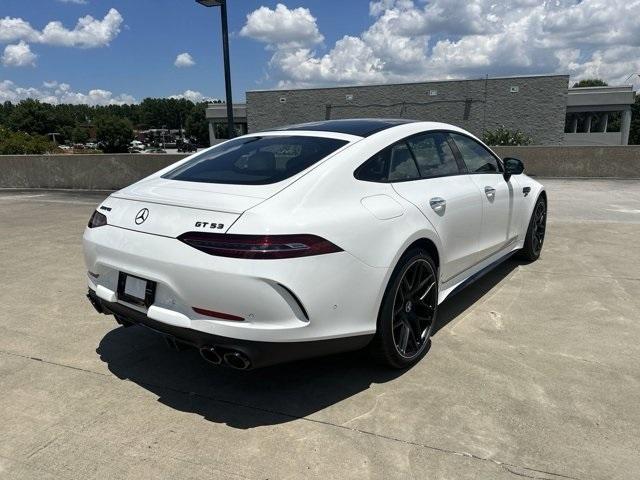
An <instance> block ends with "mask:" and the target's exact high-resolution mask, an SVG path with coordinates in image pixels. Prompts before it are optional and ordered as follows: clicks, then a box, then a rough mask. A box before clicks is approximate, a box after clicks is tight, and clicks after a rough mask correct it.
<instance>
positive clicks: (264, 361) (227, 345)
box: [87, 289, 373, 368]
mask: <svg viewBox="0 0 640 480" xmlns="http://www.w3.org/2000/svg"><path fill="white" fill-rule="evenodd" d="M87 297H88V298H89V301H90V302H91V304H92V305H93V306H94V308H95V309H96V310H97V311H98V312H99V313H104V314H106V315H114V316H117V317H118V321H119V322H121V321H123V320H124V321H125V322H128V323H131V324H139V325H144V326H146V327H149V328H151V329H152V330H155V331H156V332H158V333H161V334H163V335H166V336H168V337H170V338H171V339H174V340H179V341H180V342H182V343H185V344H188V345H190V346H193V347H195V348H198V349H202V348H210V347H214V348H215V349H216V350H217V351H218V352H219V353H220V354H221V355H223V354H224V353H225V352H241V353H243V354H244V355H245V356H246V357H247V358H248V359H249V362H250V366H249V368H260V367H266V366H269V365H274V364H278V363H285V362H290V361H294V360H301V359H304V358H311V357H318V356H322V355H330V354H333V353H339V352H347V351H352V350H358V349H361V348H364V347H365V346H366V345H367V344H368V343H369V342H370V341H371V339H372V337H373V335H372V334H367V335H357V336H351V337H342V338H334V339H329V340H316V341H309V342H260V341H252V340H242V339H237V338H229V337H224V336H220V335H213V334H210V333H206V332H202V331H199V330H193V329H191V328H183V327H176V326H173V325H168V324H166V323H162V322H159V321H157V320H153V319H151V318H149V317H148V316H147V315H146V314H145V313H144V312H141V311H138V310H135V309H133V308H130V307H127V306H125V305H122V304H121V303H118V302H107V301H106V300H103V299H101V298H100V297H98V296H97V295H96V293H95V291H93V290H91V289H89V293H88V294H87Z"/></svg>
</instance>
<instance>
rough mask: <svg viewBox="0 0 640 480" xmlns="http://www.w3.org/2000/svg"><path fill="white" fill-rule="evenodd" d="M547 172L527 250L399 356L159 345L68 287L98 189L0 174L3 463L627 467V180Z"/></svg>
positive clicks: (542, 469) (636, 261)
mask: <svg viewBox="0 0 640 480" xmlns="http://www.w3.org/2000/svg"><path fill="white" fill-rule="evenodd" d="M544 183H545V184H546V186H547V189H548V193H549V224H548V228H547V239H546V242H545V248H544V250H543V253H542V258H541V259H540V260H539V261H538V262H535V263H531V264H522V263H519V262H517V261H515V260H510V261H508V262H506V263H504V264H503V265H502V266H500V267H499V268H497V269H496V270H494V271H493V272H491V273H490V274H488V275H487V276H485V277H483V278H482V279H481V280H479V281H478V282H477V283H475V284H473V285H472V286H471V287H469V288H468V289H467V290H465V291H463V292H462V293H460V294H458V295H456V296H454V297H452V298H450V299H449V300H447V301H446V302H445V303H444V304H443V305H442V307H441V311H440V321H439V325H438V329H437V331H436V333H435V334H434V337H433V342H432V346H431V349H430V351H429V352H428V354H427V356H426V357H425V358H424V359H423V360H422V361H421V362H420V363H419V364H418V365H417V366H415V367H414V368H412V369H410V370H408V371H404V372H396V371H389V370H385V369H381V368H379V367H376V366H373V365H370V364H369V363H368V361H367V358H366V357H364V356H362V355H360V354H346V355H339V356H334V357H329V358H323V359H316V360H310V361H306V362H298V363H295V364H290V365H283V366H277V367H272V368H269V369H264V370H257V371H251V372H236V371H232V370H228V369H224V368H215V367H212V366H209V365H208V364H206V363H204V362H203V361H201V359H200V358H199V356H198V354H197V352H194V351H187V352H175V351H171V350H169V349H167V348H166V347H165V345H164V342H163V340H162V338H161V337H160V336H158V335H156V334H154V333H153V332H150V331H148V330H146V329H144V328H142V327H132V328H128V329H124V328H120V327H118V326H117V324H116V323H115V321H113V318H112V317H107V316H104V315H99V314H97V313H96V312H95V311H94V310H93V309H92V307H91V305H90V304H89V302H88V301H87V299H86V298H85V297H84V294H85V293H86V285H85V269H84V264H83V259H82V251H81V236H82V231H83V229H84V227H85V225H86V222H87V219H88V218H89V215H90V213H91V212H92V210H93V209H94V207H95V205H96V204H97V203H98V202H99V201H100V200H101V199H102V198H104V197H105V196H106V195H107V192H102V193H100V192H97V193H95V192H94V193H82V192H44V191H10V190H0V232H1V233H2V235H1V236H0V285H1V287H2V288H0V393H1V394H0V478H7V479H32V478H38V479H48V478H51V479H66V478H69V479H108V478H113V479H116V478H117V479H120V478H135V479H151V478H181V479H203V478H216V479H217V478H232V479H235V478H250V479H280V478H291V479H299V478H325V479H326V478H341V479H342V478H374V479H389V478H415V479H456V480H459V479H492V480H493V479H515V478H523V477H524V478H537V479H553V480H559V479H567V478H569V479H631V478H640V454H639V452H640V401H638V400H639V399H640V362H639V359H640V182H633V181H604V180H603V181H597V180H593V181H584V180H547V181H544Z"/></svg>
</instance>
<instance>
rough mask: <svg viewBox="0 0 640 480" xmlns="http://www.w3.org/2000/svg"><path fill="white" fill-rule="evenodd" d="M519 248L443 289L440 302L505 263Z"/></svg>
mask: <svg viewBox="0 0 640 480" xmlns="http://www.w3.org/2000/svg"><path fill="white" fill-rule="evenodd" d="M518 250H519V249H517V248H516V249H513V250H511V251H509V252H507V253H504V254H502V256H499V257H498V258H497V259H495V260H493V261H492V262H491V263H489V264H488V265H486V266H484V267H482V268H481V269H480V270H478V271H477V272H475V273H473V274H471V275H470V276H468V277H467V278H465V279H464V280H462V281H461V282H460V283H458V284H454V285H453V286H452V287H449V288H447V289H443V290H442V291H443V292H444V293H443V296H442V298H439V299H438V303H439V304H440V303H442V302H443V301H444V300H445V299H446V298H448V297H450V296H452V295H455V294H456V293H458V292H460V291H461V290H463V289H464V288H465V287H468V286H469V285H470V284H472V283H473V282H475V281H476V280H478V279H480V278H482V277H483V276H485V275H486V274H487V273H489V272H490V271H491V270H493V269H494V268H496V267H497V266H498V265H500V264H501V263H503V262H504V261H506V260H508V259H509V258H511V257H512V256H513V255H515V254H516V253H518Z"/></svg>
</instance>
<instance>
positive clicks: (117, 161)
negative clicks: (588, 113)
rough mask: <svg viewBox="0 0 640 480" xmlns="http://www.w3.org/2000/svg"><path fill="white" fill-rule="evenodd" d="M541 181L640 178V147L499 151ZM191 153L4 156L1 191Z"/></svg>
mask: <svg viewBox="0 0 640 480" xmlns="http://www.w3.org/2000/svg"><path fill="white" fill-rule="evenodd" d="M495 151H496V153H497V154H498V155H500V156H502V157H509V156H512V157H516V158H519V159H521V160H522V161H523V162H524V164H525V170H526V172H527V173H528V174H530V175H536V176H540V177H590V178H597V177H601V178H640V146H604V147H586V146H585V147H570V146H567V147H562V146H553V147H538V146H535V147H496V148H495ZM184 157H185V155H170V154H149V155H146V154H144V155H140V154H137V155H135V154H134V155H131V154H119V155H0V188H70V189H86V190H116V189H119V188H122V187H125V186H127V185H130V184H132V183H134V182H136V181H137V180H140V179H141V178H143V177H145V176H147V175H150V174H151V173H153V172H156V171H158V170H160V169H161V168H164V167H165V166H167V165H170V164H172V163H174V162H177V161H178V160H180V159H182V158H184Z"/></svg>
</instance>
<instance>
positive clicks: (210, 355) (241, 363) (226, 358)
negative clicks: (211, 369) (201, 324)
mask: <svg viewBox="0 0 640 480" xmlns="http://www.w3.org/2000/svg"><path fill="white" fill-rule="evenodd" d="M200 355H201V356H202V358H204V359H205V360H206V361H207V362H209V363H212V364H214V365H221V364H222V363H224V364H225V365H227V366H228V367H231V368H233V369H235V370H248V369H249V368H250V367H251V360H249V357H247V356H246V355H245V354H244V353H242V352H238V351H228V352H225V353H223V354H220V353H219V352H218V350H217V349H216V347H202V348H201V349H200Z"/></svg>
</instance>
